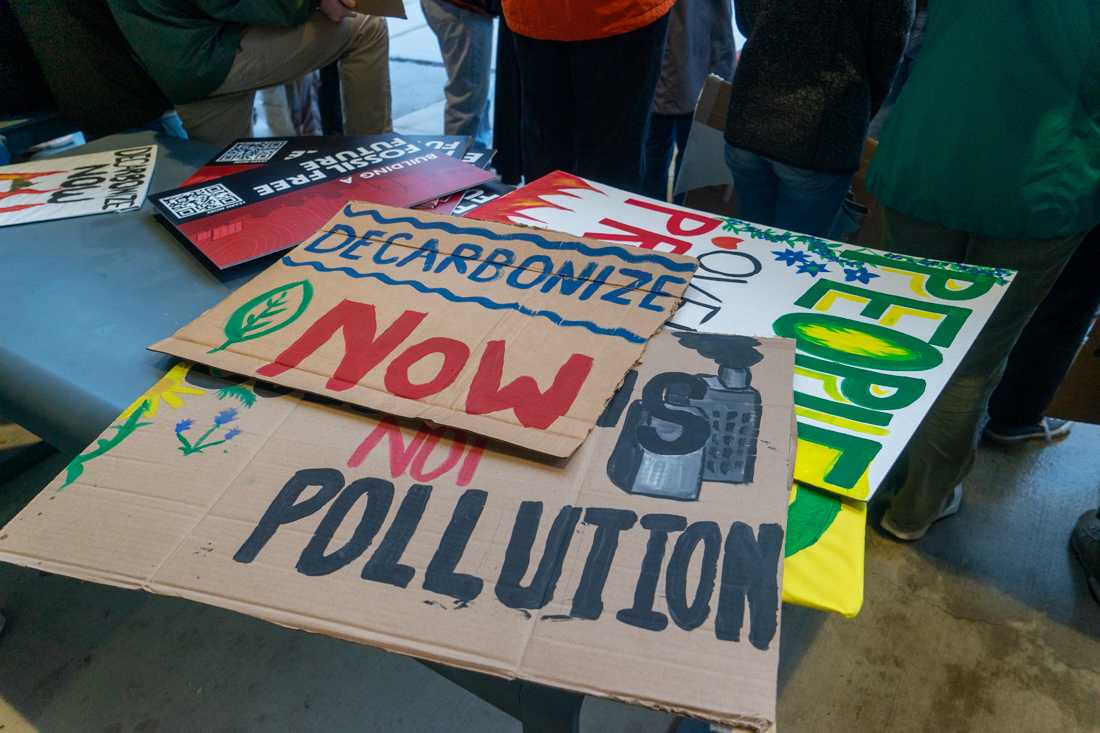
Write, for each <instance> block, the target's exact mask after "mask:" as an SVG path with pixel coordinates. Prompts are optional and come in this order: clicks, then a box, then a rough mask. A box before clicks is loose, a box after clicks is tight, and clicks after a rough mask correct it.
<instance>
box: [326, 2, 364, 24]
mask: <svg viewBox="0 0 1100 733" xmlns="http://www.w3.org/2000/svg"><path fill="white" fill-rule="evenodd" d="M320 7H321V12H322V13H324V14H325V16H326V17H327V18H328V19H329V20H331V21H332V22H333V23H339V22H340V21H341V20H343V19H344V18H346V17H348V16H349V15H352V14H353V11H354V10H355V0H321V6H320Z"/></svg>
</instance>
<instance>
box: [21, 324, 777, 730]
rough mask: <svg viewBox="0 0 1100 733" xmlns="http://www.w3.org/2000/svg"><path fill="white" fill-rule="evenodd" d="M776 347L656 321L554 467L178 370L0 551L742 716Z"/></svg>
mask: <svg viewBox="0 0 1100 733" xmlns="http://www.w3.org/2000/svg"><path fill="white" fill-rule="evenodd" d="M792 358H793V344H792V343H791V342H790V341H787V340H777V339H758V340H757V339H748V338H744V337H738V336H726V335H711V334H706V335H701V334H684V335H679V336H674V335H673V334H670V333H668V332H663V333H661V334H659V335H657V336H655V337H654V338H653V340H652V342H651V344H650V346H649V348H648V349H647V351H646V353H645V356H644V357H643V360H642V362H641V363H640V364H639V365H638V367H637V370H636V371H633V372H631V374H630V376H629V377H628V378H627V380H626V381H625V382H624V385H623V387H622V389H621V390H620V391H619V393H618V394H617V395H616V398H615V399H614V400H613V401H612V402H611V403H610V404H609V406H608V409H607V411H606V412H605V413H604V414H603V415H602V416H601V419H600V421H599V426H598V427H597V428H596V429H595V431H594V432H593V434H592V436H590V438H589V439H588V440H587V441H585V443H584V445H583V446H581V448H580V449H579V450H578V451H577V453H576V454H575V455H574V456H573V458H572V459H571V460H569V461H560V460H555V459H547V458H541V457H539V456H537V455H536V454H533V453H530V452H528V451H523V450H519V449H510V448H508V447H505V446H502V445H500V444H496V443H492V442H487V441H486V440H485V439H483V438H481V437H480V436H474V435H470V434H466V433H462V432H460V431H456V430H451V429H446V428H435V427H429V426H428V425H425V424H423V423H418V422H415V421H407V420H402V419H398V418H393V417H389V416H383V415H380V414H376V413H369V412H368V413H364V412H363V411H361V410H357V409H353V408H351V407H349V406H346V405H342V404H338V403H331V402H328V401H318V400H317V398H314V397H309V398H303V397H302V396H300V395H299V394H297V393H294V394H288V393H287V391H286V390H285V389H282V388H279V387H276V386H275V385H270V384H264V383H258V382H253V381H252V380H244V379H243V378H241V377H233V378H232V381H226V379H223V378H215V377H212V376H211V375H210V374H209V373H204V372H203V371H201V367H194V368H191V369H189V368H188V367H187V366H186V365H179V366H177V367H175V368H174V369H173V370H172V371H171V372H170V373H169V374H168V375H167V376H166V377H165V378H164V379H162V380H161V381H160V382H159V383H158V384H157V385H156V386H155V387H153V388H152V389H151V390H149V391H148V392H147V393H146V394H145V395H143V396H142V397H140V398H139V399H137V400H136V401H135V402H134V404H133V405H131V407H130V408H129V409H128V410H127V411H126V412H124V413H123V414H122V415H121V416H120V417H119V419H118V421H117V422H116V424H115V425H113V426H112V427H111V428H109V429H108V430H107V431H106V432H105V433H104V434H103V436H102V437H101V438H100V439H99V440H97V441H96V442H95V444H94V445H93V446H92V447H91V448H89V449H88V450H87V451H86V452H85V453H84V454H82V455H81V456H79V457H78V458H77V459H76V460H75V461H74V462H73V463H72V464H70V466H69V467H68V468H67V470H66V471H65V473H64V474H63V475H61V476H58V477H57V479H55V481H54V482H53V483H52V484H50V486H49V487H47V488H46V489H45V490H44V491H43V492H42V494H41V495H40V496H39V497H38V498H36V499H35V500H34V501H32V502H31V503H30V504H29V505H28V506H27V507H26V508H25V509H24V510H23V512H22V513H21V514H20V515H19V516H17V517H16V518H15V519H14V520H12V521H11V522H10V523H9V524H8V525H7V526H6V527H5V528H3V529H2V530H0V560H4V561H7V562H12V563H16V564H20V565H26V566H28V567H34V568H39V569H42V570H47V571H50V572H56V573H62V574H65V575H70V576H73V577H77V578H82V579H86V580H92V581H96V582H101V583H109V584H112V585H119V586H123V587H128V588H141V589H144V590H148V591H151V592H155V593H162V594H167V595H175V596H181V597H184V598H188V599H192V600H195V601H198V602H201V603H206V604H210V605H214V606H220V607H223V608H228V609H231V610H235V611H239V612H241V613H246V614H249V615H252V616H256V617H259V618H262V619H266V620H269V621H273V622H275V623H279V624H281V625H284V626H290V627H295V628H302V629H307V630H310V631H314V632H318V633H323V634H328V635H331V636H336V637H340V638H344V639H350V640H353V641H357V642H361V643H366V644H371V645H374V646H378V647H381V648H383V649H388V650H391V651H396V652H400V653H403V654H410V655H414V656H417V657H421V658H424V659H431V660H435V661H439V662H444V663H446V664H450V665H454V666H458V667H464V668H467V669H472V670H476V671H480V672H486V673H489V674H494V675H500V676H504V677H512V678H521V679H526V680H532V681H536V682H540V683H545V684H550V685H554V686H558V687H564V688H567V689H571V690H576V691H579V692H583V693H587V694H594V695H601V696H605V697H612V698H617V699H621V700H626V701H629V702H633V703H639V704H642V705H648V706H652V707H656V708H660V709H663V710H672V711H677V712H682V713H685V714H689V715H693V716H699V717H703V718H708V719H711V720H715V721H720V722H724V723H726V724H735V725H738V726H742V727H745V728H748V729H752V730H766V729H767V728H768V726H769V725H770V724H771V723H773V722H774V720H775V698H776V685H777V661H778V648H779V644H780V632H779V630H780V625H779V615H780V603H779V598H780V588H781V582H782V572H783V567H782V565H783V564H782V562H781V557H782V555H781V548H782V547H783V543H784V520H785V516H786V511H787V493H788V492H787V488H788V486H789V485H790V472H791V463H792V456H791V452H790V451H791V447H792V442H793V441H792V436H791V424H792V413H791V410H792V405H791V401H790V396H791V368H792Z"/></svg>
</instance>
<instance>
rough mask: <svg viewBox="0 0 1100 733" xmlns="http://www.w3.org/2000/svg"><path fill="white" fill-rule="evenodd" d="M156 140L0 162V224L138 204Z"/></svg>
mask: <svg viewBox="0 0 1100 733" xmlns="http://www.w3.org/2000/svg"><path fill="white" fill-rule="evenodd" d="M156 162H157V146H156V145H141V146H139V147H134V148H123V149H121V150H109V151H107V152H105V153H89V154H87V155H73V156H69V157H67V158H50V159H48V160H35V161H29V162H26V163H16V164H14V165H5V166H0V226H11V225H13V224H29V223H30V222H35V221H49V220H51V219H69V218H72V217H75V216H87V215H89V214H103V213H108V212H119V211H133V210H134V209H138V208H141V205H142V204H143V203H144V202H145V194H146V192H147V191H148V190H149V181H150V180H151V179H152V177H153V167H154V166H155V165H156Z"/></svg>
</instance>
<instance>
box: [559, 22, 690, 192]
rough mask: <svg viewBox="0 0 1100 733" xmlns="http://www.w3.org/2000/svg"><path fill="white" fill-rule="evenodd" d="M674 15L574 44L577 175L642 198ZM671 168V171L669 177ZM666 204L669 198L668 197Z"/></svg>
mask: <svg viewBox="0 0 1100 733" xmlns="http://www.w3.org/2000/svg"><path fill="white" fill-rule="evenodd" d="M667 31H668V14H667V13H666V14H665V15H664V16H662V17H661V18H660V19H658V20H656V21H654V22H653V23H650V24H649V25H647V26H643V27H642V28H638V29H636V30H633V31H630V32H629V33H623V34H620V35H617V36H611V37H609V38H600V39H597V40H593V41H577V42H575V43H572V44H570V47H569V64H570V67H571V70H572V76H573V83H574V85H575V88H576V100H575V101H576V104H575V105H574V107H573V108H572V110H570V111H571V113H572V118H571V124H572V125H573V127H574V129H575V130H576V133H575V134H576V141H577V144H576V148H577V151H576V167H575V169H574V171H573V172H574V173H576V174H578V175H580V176H583V177H585V178H592V179H594V180H596V181H600V182H601V183H606V184H608V185H611V186H616V187H618V188H623V189H626V190H627V191H634V192H640V191H641V190H642V176H643V175H644V165H645V142H646V133H647V130H648V127H649V119H650V115H651V114H652V111H653V97H654V94H655V93H656V90H657V78H658V77H659V76H660V73H661V58H662V56H663V55H664V50H665V35H666V33H667ZM667 170H668V166H667V165H666V166H665V171H666V175H667ZM662 198H663V196H662Z"/></svg>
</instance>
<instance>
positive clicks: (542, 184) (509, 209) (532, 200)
mask: <svg viewBox="0 0 1100 733" xmlns="http://www.w3.org/2000/svg"><path fill="white" fill-rule="evenodd" d="M570 189H572V190H577V189H580V190H584V191H595V192H596V193H603V192H602V191H600V190H599V189H598V188H596V187H595V186H593V185H592V184H590V183H589V182H588V181H586V180H584V179H583V178H580V177H578V176H575V175H573V174H572V173H566V172H564V171H554V172H553V173H547V174H546V175H545V176H543V177H542V178H539V179H537V180H535V181H532V182H531V183H528V184H527V185H526V186H523V187H521V188H517V189H516V190H515V191H513V192H512V193H509V194H506V195H504V196H501V197H500V198H499V199H497V200H496V201H493V202H492V203H490V204H488V205H486V206H485V207H482V208H484V209H485V211H483V212H479V214H489V216H480V215H479V216H478V217H477V218H479V219H483V218H484V219H492V220H493V221H499V222H503V223H506V224H507V223H511V222H512V221H514V220H515V219H526V220H528V221H537V222H539V223H540V224H545V223H546V222H544V221H542V220H541V219H537V218H535V217H533V216H531V215H529V214H524V213H521V212H522V211H523V210H524V209H540V208H541V209H558V210H560V211H572V209H570V208H569V207H567V206H562V205H561V204H558V203H555V202H553V201H550V200H548V199H547V198H546V197H547V196H569V197H572V198H580V197H579V196H578V195H577V194H575V193H572V191H571V190H570Z"/></svg>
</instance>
